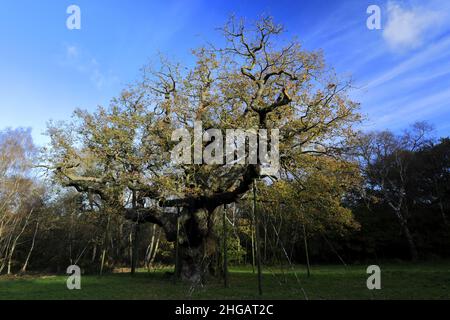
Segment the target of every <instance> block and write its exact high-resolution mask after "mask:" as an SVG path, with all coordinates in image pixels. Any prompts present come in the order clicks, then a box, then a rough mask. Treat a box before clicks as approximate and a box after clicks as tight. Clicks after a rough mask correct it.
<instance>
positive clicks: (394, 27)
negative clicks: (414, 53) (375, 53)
mask: <svg viewBox="0 0 450 320" xmlns="http://www.w3.org/2000/svg"><path fill="white" fill-rule="evenodd" d="M387 13H388V18H387V24H386V26H385V28H384V31H383V38H384V40H385V41H386V43H387V44H388V45H389V47H390V48H391V49H393V50H395V51H407V50H410V49H416V48H418V47H420V46H422V45H423V44H424V43H426V41H427V40H429V39H430V38H431V37H433V36H435V35H436V34H437V33H438V32H439V29H440V27H441V26H442V25H443V23H444V22H445V20H446V18H448V14H447V13H444V11H439V10H437V9H434V8H433V9H431V8H428V7H426V6H424V5H417V6H415V5H412V6H410V7H409V8H407V7H406V6H402V5H400V4H399V3H397V2H392V1H389V2H388V5H387Z"/></svg>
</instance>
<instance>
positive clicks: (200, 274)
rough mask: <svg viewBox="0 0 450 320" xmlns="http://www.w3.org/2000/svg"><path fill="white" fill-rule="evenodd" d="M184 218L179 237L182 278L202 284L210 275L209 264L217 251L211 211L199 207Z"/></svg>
mask: <svg viewBox="0 0 450 320" xmlns="http://www.w3.org/2000/svg"><path fill="white" fill-rule="evenodd" d="M183 218H184V219H183ZM183 218H182V219H183V220H184V222H183V223H182V224H181V230H180V238H179V256H180V262H181V266H180V267H181V268H180V273H181V279H182V280H184V281H189V282H191V283H194V284H201V283H203V282H204V281H205V280H206V277H207V276H208V275H209V266H210V263H211V261H212V257H213V256H214V254H215V252H216V240H215V238H214V236H213V235H212V234H211V233H210V230H212V228H211V223H212V222H211V221H210V218H211V212H209V211H208V210H207V209H197V210H195V211H194V212H192V213H190V214H188V215H187V217H186V216H184V217H183Z"/></svg>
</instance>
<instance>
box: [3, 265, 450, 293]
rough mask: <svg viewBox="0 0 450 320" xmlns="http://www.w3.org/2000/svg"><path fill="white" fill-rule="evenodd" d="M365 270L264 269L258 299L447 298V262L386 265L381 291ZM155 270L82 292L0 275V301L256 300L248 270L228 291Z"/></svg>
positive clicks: (90, 279) (100, 281) (40, 279)
mask: <svg viewBox="0 0 450 320" xmlns="http://www.w3.org/2000/svg"><path fill="white" fill-rule="evenodd" d="M366 267H367V266H349V267H344V266H315V267H313V268H312V276H311V277H310V278H308V277H307V276H306V273H305V270H304V268H303V267H297V268H296V269H295V272H294V271H293V270H290V269H289V268H284V269H283V268H277V269H269V268H267V267H265V269H264V274H263V291H264V295H263V297H262V298H263V299H305V294H306V295H307V297H308V298H309V299H450V263H449V262H447V263H434V264H432V263H422V264H415V265H413V264H406V263H405V264H386V265H380V267H381V272H382V274H381V284H382V289H381V290H375V291H370V290H368V289H367V287H366V279H367V277H368V275H367V274H366ZM165 271H167V269H166V270H164V269H161V270H158V271H155V272H151V273H147V272H146V271H141V272H139V273H138V274H136V275H135V276H131V275H128V274H110V275H104V276H103V277H99V276H95V275H83V276H82V283H81V286H82V289H81V290H73V291H70V290H68V289H67V288H66V279H67V277H66V276H22V277H5V276H1V277H0V300H5V299H14V300H16V299H45V300H47V299H52V300H53V299H77V300H79V299H90V300H96V299H259V298H260V297H259V296H258V294H257V282H256V275H254V274H253V273H252V270H251V269H250V268H244V267H241V268H232V269H231V271H230V287H229V288H228V289H225V288H223V285H222V284H221V283H220V282H219V281H217V280H213V281H210V282H209V283H208V284H207V285H206V286H204V287H198V288H190V286H189V285H186V284H181V283H173V282H172V281H171V280H170V279H168V278H167V277H166V276H165V275H164V273H165Z"/></svg>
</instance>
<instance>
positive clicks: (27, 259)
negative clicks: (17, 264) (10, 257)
mask: <svg viewBox="0 0 450 320" xmlns="http://www.w3.org/2000/svg"><path fill="white" fill-rule="evenodd" d="M38 230H39V222H36V228H35V229H34V234H33V240H32V242H31V247H30V250H29V251H28V255H27V258H26V259H25V263H24V264H23V266H22V272H26V271H27V267H28V262H29V261H30V257H31V253H32V252H33V249H34V244H35V242H36V235H37V232H38Z"/></svg>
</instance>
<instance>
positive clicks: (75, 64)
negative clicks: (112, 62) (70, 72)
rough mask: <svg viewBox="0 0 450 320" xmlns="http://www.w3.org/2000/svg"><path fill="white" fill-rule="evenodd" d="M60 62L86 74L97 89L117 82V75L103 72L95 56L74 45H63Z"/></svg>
mask: <svg viewBox="0 0 450 320" xmlns="http://www.w3.org/2000/svg"><path fill="white" fill-rule="evenodd" d="M60 64H61V65H62V66H65V67H70V68H72V69H75V70H76V71H77V72H79V73H81V74H84V75H86V76H87V77H88V78H89V81H91V83H92V84H94V85H95V86H96V87H97V89H102V88H103V87H105V86H108V85H112V84H114V83H116V82H118V77H117V76H115V75H113V74H112V73H111V72H108V73H105V72H104V71H103V70H102V68H101V65H100V63H99V62H98V61H97V60H96V59H95V58H93V57H92V56H91V55H90V54H88V53H87V52H85V51H83V50H81V49H80V48H79V47H78V46H76V45H65V53H64V57H63V59H62V60H61V62H60Z"/></svg>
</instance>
